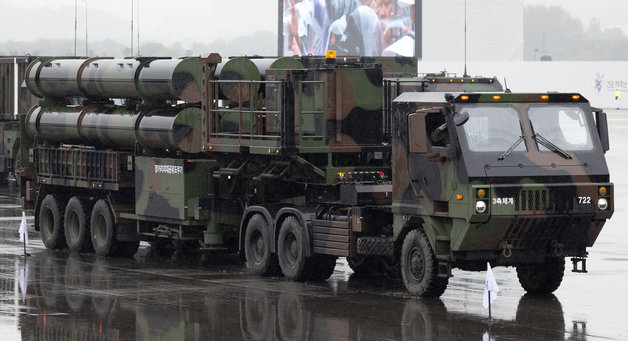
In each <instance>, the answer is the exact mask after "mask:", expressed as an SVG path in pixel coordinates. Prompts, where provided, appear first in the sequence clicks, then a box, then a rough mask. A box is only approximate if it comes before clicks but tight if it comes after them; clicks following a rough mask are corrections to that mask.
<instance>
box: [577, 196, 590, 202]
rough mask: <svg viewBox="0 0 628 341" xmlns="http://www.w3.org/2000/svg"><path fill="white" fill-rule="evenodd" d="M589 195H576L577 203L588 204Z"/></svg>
mask: <svg viewBox="0 0 628 341" xmlns="http://www.w3.org/2000/svg"><path fill="white" fill-rule="evenodd" d="M590 203H591V197H578V204H590Z"/></svg>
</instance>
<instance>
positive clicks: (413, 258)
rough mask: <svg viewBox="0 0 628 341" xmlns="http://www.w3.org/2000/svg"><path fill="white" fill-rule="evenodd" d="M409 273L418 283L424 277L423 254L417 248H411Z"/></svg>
mask: <svg viewBox="0 0 628 341" xmlns="http://www.w3.org/2000/svg"><path fill="white" fill-rule="evenodd" d="M410 272H411V274H412V276H413V277H414V278H415V279H416V280H417V281H418V282H420V281H421V280H423V276H424V275H425V257H423V252H421V250H419V249H417V248H413V249H412V251H411V252H410Z"/></svg>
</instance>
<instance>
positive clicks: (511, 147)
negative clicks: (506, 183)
mask: <svg viewBox="0 0 628 341" xmlns="http://www.w3.org/2000/svg"><path fill="white" fill-rule="evenodd" d="M523 139H524V137H523V135H521V136H519V138H518V139H517V141H515V143H513V144H512V146H510V148H508V149H506V151H505V152H504V153H502V155H500V156H499V157H498V158H497V160H499V161H501V160H503V159H505V158H506V157H508V155H510V153H512V151H513V150H515V148H517V146H518V145H519V144H520V143H521V141H523Z"/></svg>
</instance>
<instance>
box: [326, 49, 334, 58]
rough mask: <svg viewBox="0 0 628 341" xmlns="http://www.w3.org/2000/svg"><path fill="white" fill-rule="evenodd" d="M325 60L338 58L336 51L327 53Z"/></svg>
mask: <svg viewBox="0 0 628 341" xmlns="http://www.w3.org/2000/svg"><path fill="white" fill-rule="evenodd" d="M325 58H336V51H335V50H327V51H325Z"/></svg>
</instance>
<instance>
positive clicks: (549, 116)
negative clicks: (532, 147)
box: [528, 105, 593, 151]
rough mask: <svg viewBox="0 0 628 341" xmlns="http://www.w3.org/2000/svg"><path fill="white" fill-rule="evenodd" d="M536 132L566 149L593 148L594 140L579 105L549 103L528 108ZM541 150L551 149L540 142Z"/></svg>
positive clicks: (538, 145)
mask: <svg viewBox="0 0 628 341" xmlns="http://www.w3.org/2000/svg"><path fill="white" fill-rule="evenodd" d="M528 117H529V118H530V124H531V125H532V129H533V130H534V133H535V134H537V135H541V136H542V137H543V138H545V139H547V140H548V141H550V142H551V143H553V144H555V145H556V146H558V147H559V148H561V149H564V150H591V149H593V142H592V139H591V134H590V132H589V129H588V128H587V120H586V117H585V115H584V112H583V111H582V109H580V108H579V107H577V106H566V105H547V106H535V107H530V108H529V109H528ZM537 148H539V150H540V151H549V150H550V149H549V148H548V147H547V146H544V145H543V144H540V143H538V139H537Z"/></svg>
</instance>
